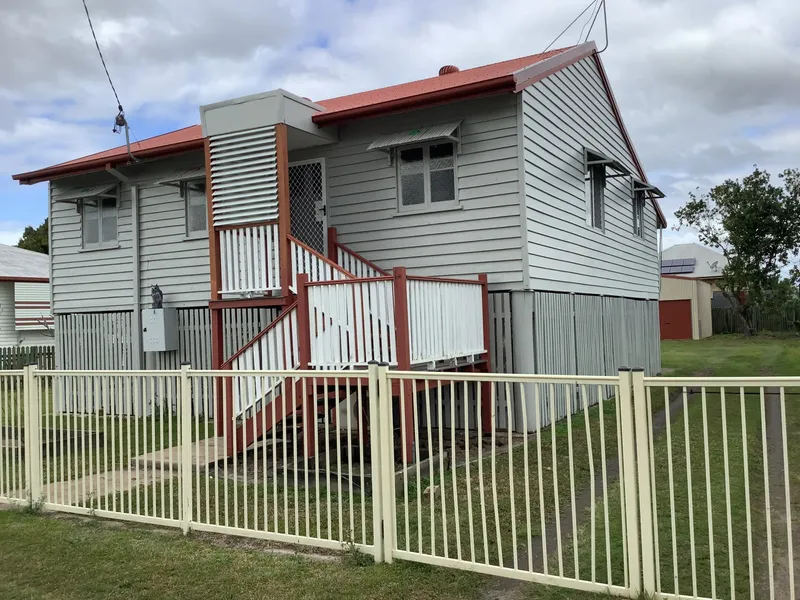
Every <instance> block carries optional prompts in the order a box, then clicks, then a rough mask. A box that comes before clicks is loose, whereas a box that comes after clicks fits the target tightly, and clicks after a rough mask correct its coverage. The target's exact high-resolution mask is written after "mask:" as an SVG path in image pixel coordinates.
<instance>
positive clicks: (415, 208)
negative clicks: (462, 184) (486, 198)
mask: <svg viewBox="0 0 800 600" xmlns="http://www.w3.org/2000/svg"><path fill="white" fill-rule="evenodd" d="M440 144H452V146H453V199H452V200H447V201H444V202H431V171H430V163H431V159H430V147H431V146H438V145H440ZM416 148H422V164H423V171H422V173H423V181H424V185H423V192H424V193H425V202H424V203H422V204H414V205H409V206H406V205H404V204H403V178H402V176H401V173H400V167H401V160H400V153H401V152H402V151H404V150H414V149H416ZM458 148H459V144H458V142H457V141H454V140H453V139H451V138H440V139H436V140H430V141H428V142H425V143H422V144H409V145H408V146H398V147H397V148H395V152H396V153H397V156H396V160H395V163H396V169H397V171H396V176H397V210H398V212H403V213H414V212H433V211H437V210H443V209H453V208H459V207H460V205H461V203H460V200H459V198H458ZM440 170H445V169H440Z"/></svg>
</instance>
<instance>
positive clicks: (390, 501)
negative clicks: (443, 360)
mask: <svg viewBox="0 0 800 600" xmlns="http://www.w3.org/2000/svg"><path fill="white" fill-rule="evenodd" d="M401 385H402V384H401ZM378 401H379V404H378V406H379V410H380V430H381V433H380V441H381V503H382V504H383V510H382V512H383V556H384V560H385V561H386V562H387V563H391V562H393V555H394V537H395V532H396V519H395V501H394V498H395V491H394V487H395V485H394V484H395V481H394V427H393V426H392V386H391V383H390V382H389V366H388V365H387V364H382V365H380V366H379V367H378ZM403 409H404V407H402V406H401V407H400V410H403Z"/></svg>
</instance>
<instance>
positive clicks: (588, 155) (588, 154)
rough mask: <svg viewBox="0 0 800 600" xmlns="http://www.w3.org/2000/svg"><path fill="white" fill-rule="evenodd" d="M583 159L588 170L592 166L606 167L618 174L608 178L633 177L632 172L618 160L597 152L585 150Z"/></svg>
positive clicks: (589, 149)
mask: <svg viewBox="0 0 800 600" xmlns="http://www.w3.org/2000/svg"><path fill="white" fill-rule="evenodd" d="M583 158H584V162H585V164H586V168H587V169H588V168H589V167H590V166H592V165H605V166H606V167H607V168H609V169H611V170H612V171H615V172H616V173H617V174H616V175H607V177H624V176H629V175H631V172H630V170H628V168H627V167H625V165H623V164H622V163H621V162H619V161H618V160H617V159H615V158H611V157H609V156H606V155H605V154H603V153H602V152H598V151H597V150H593V149H591V148H584V149H583Z"/></svg>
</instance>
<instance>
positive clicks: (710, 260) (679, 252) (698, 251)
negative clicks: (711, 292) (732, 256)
mask: <svg viewBox="0 0 800 600" xmlns="http://www.w3.org/2000/svg"><path fill="white" fill-rule="evenodd" d="M678 259H684V260H691V259H694V260H695V265H694V270H693V271H692V272H691V273H690V274H686V275H684V276H685V277H690V278H692V279H711V278H719V277H722V269H724V268H725V265H727V264H728V259H727V258H725V256H724V255H723V254H721V253H719V252H717V251H716V250H712V249H711V248H706V247H705V246H703V245H701V244H697V243H691V244H676V245H674V246H670V247H669V248H665V249H664V250H662V252H661V260H662V262H663V261H665V260H678Z"/></svg>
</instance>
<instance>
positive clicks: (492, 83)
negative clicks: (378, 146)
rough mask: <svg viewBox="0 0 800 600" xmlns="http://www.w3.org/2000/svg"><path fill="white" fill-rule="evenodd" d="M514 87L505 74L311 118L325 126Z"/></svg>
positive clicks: (428, 106)
mask: <svg viewBox="0 0 800 600" xmlns="http://www.w3.org/2000/svg"><path fill="white" fill-rule="evenodd" d="M515 87H516V80H515V79H514V75H512V74H509V75H502V76H500V77H495V78H493V79H488V80H486V81H476V82H474V83H468V84H466V85H462V86H458V87H454V88H448V89H445V90H436V91H434V92H428V93H426V94H419V95H417V96H411V97H408V98H398V99H397V100H390V101H388V102H381V103H379V104H370V105H368V106H359V107H356V108H350V109H347V110H338V111H331V112H321V113H318V114H316V115H314V116H313V117H311V120H312V121H313V122H314V123H316V124H317V125H319V126H320V127H323V126H325V125H335V124H338V123H341V122H343V121H352V120H354V119H364V118H367V117H378V116H384V115H390V114H395V113H399V112H405V111H408V110H416V109H420V108H430V107H432V106H437V105H440V104H446V103H448V102H458V101H460V100H469V99H472V98H478V97H481V96H490V95H494V94H502V93H505V92H513V91H514V89H515Z"/></svg>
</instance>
